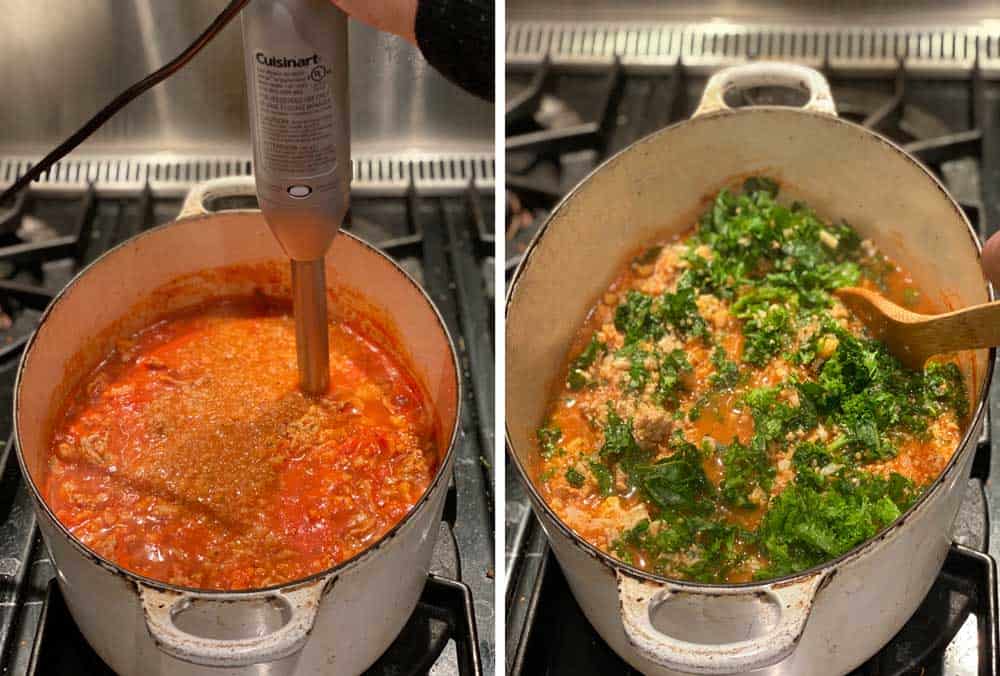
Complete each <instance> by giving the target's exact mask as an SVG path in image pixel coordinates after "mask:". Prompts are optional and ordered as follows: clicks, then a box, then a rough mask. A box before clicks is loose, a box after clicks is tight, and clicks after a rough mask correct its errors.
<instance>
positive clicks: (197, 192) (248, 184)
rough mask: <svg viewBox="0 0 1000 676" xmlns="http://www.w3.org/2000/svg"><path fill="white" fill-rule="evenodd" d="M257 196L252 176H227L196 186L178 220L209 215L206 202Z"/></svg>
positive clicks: (185, 199) (188, 196)
mask: <svg viewBox="0 0 1000 676" xmlns="http://www.w3.org/2000/svg"><path fill="white" fill-rule="evenodd" d="M256 194H257V188H256V186H255V185H254V182H253V177H252V176H226V177H224V178H214V179H212V180H210V181H203V182H201V183H197V184H195V185H194V186H193V187H192V188H191V190H190V192H188V194H187V197H185V198H184V204H183V205H182V206H181V213H180V214H179V215H178V216H177V218H191V217H193V216H204V215H205V214H207V213H209V211H208V209H206V208H205V202H206V201H207V200H209V199H217V198H219V197H252V196H254V195H256Z"/></svg>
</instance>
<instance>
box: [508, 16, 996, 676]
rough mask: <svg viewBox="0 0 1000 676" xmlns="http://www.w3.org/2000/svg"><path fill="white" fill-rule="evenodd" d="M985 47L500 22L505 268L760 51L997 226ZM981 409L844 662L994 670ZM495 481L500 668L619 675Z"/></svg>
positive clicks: (523, 511) (977, 36) (931, 37)
mask: <svg viewBox="0 0 1000 676" xmlns="http://www.w3.org/2000/svg"><path fill="white" fill-rule="evenodd" d="M593 4H594V3H590V5H593ZM598 4H599V3H598ZM626 4H633V5H634V4H637V3H626ZM590 5H588V8H590ZM605 9H606V8H605ZM609 13H610V12H609V11H605V12H604V15H607V14H609ZM512 16H514V17H516V16H517V14H516V13H512ZM997 45H998V42H997V36H996V35H991V34H989V33H987V32H985V31H980V30H979V29H973V28H967V29H954V30H952V29H940V28H931V27H926V28H922V29H919V30H918V29H908V30H907V29H898V30H897V29H893V28H888V27H886V28H879V27H858V26H850V27H845V26H839V27H838V26H836V25H829V26H824V27H822V28H816V27H814V26H813V25H810V27H804V26H796V25H772V26H760V25H752V24H746V25H745V24H733V23H727V22H725V21H722V20H717V21H715V22H713V23H711V24H697V23H693V22H692V23H684V24H681V23H670V22H666V21H664V22H655V21H649V20H645V21H639V20H636V21H635V22H630V23H628V24H624V23H615V22H608V21H603V20H593V21H587V22H584V21H580V22H576V23H574V22H566V21H516V20H515V21H508V25H507V73H506V87H507V92H506V97H507V99H506V100H507V109H506V136H507V142H506V155H507V174H508V176H507V196H506V197H507V223H506V229H507V232H506V253H507V258H506V265H507V270H508V273H510V272H512V271H513V269H514V268H515V267H516V265H517V263H518V261H519V260H520V257H521V255H522V254H523V252H524V250H525V248H526V247H527V245H528V243H529V242H530V241H531V238H532V237H533V236H534V234H535V232H537V229H538V227H539V226H540V225H541V223H543V222H544V219H545V218H546V216H547V215H548V213H549V212H550V210H551V209H552V208H553V207H554V206H555V204H556V203H557V202H558V201H559V200H560V199H561V198H562V196H563V195H565V194H566V192H567V191H568V190H569V189H570V188H572V187H573V186H574V185H575V184H576V183H577V182H578V181H579V180H580V179H582V178H583V177H585V176H586V175H587V174H588V173H589V172H590V171H591V170H593V169H594V168H595V167H596V166H597V165H598V164H599V163H600V162H602V161H603V160H604V159H606V158H607V157H609V156H610V155H612V154H613V153H615V152H617V151H618V150H621V149H622V148H624V147H625V146H627V145H629V144H630V143H632V142H634V141H635V140H637V139H639V138H641V137H643V136H645V135H647V134H649V133H651V132H653V131H655V130H657V129H659V128H661V127H664V126H666V125H669V124H672V123H674V122H677V121H680V120H684V119H686V118H688V117H689V116H690V115H691V114H692V113H693V112H694V109H695V107H696V105H697V103H698V100H699V97H700V95H701V92H702V90H703V88H704V85H705V82H706V78H707V76H708V75H709V74H710V73H712V72H714V71H715V70H716V69H718V68H719V67H721V66H725V65H733V64H736V63H743V62H745V61H747V60H752V59H763V58H768V59H781V60H785V61H794V62H798V63H802V64H804V65H809V66H812V67H815V68H818V69H820V70H821V71H822V72H823V73H824V75H825V76H826V77H827V79H828V80H829V81H830V84H831V86H832V88H833V95H834V100H835V102H836V104H837V107H838V110H839V112H840V114H841V116H843V117H845V118H847V119H850V120H852V121H854V122H857V123H860V124H863V125H865V126H866V127H869V128H871V129H874V130H876V131H878V132H880V133H882V134H884V135H886V136H888V137H890V138H892V139H893V140H895V141H896V142H898V143H900V144H901V145H902V146H903V147H904V148H906V149H907V150H908V151H909V152H911V153H912V154H913V155H915V156H916V157H917V158H918V159H920V160H921V161H922V162H923V163H924V164H926V165H927V166H929V167H930V168H931V169H932V170H934V172H935V173H936V174H937V175H938V176H939V177H941V179H942V180H943V181H944V183H945V185H946V186H947V187H948V189H949V191H950V192H951V194H952V195H953V197H954V198H955V199H956V200H957V201H958V202H959V203H960V204H961V206H962V207H963V209H964V210H965V211H966V213H967V215H968V216H969V219H970V221H971V222H972V223H973V224H974V225H975V226H976V228H977V232H978V233H979V236H980V238H981V239H983V240H984V241H985V238H986V237H988V236H989V235H991V234H993V232H995V231H996V224H998V223H1000V82H997V81H995V80H994V79H993V78H994V77H995V76H996V75H997V72H998V71H997V65H998V62H997ZM752 95H753V96H755V97H756V98H754V99H752V100H750V99H747V101H746V102H747V103H776V104H790V105H794V104H795V103H796V101H795V100H794V98H788V96H789V93H788V92H776V91H767V90H758V91H756V92H752ZM748 96H749V94H748ZM799 103H801V102H799ZM998 406H1000V391H997V386H996V384H994V386H993V389H992V390H991V397H990V406H989V410H988V417H987V420H986V423H985V425H984V430H983V433H982V435H981V437H980V439H979V444H978V447H977V453H976V457H975V463H974V469H973V473H972V478H971V479H970V481H969V484H968V486H967V491H966V499H965V502H964V503H963V506H962V509H961V512H960V515H959V518H958V521H957V523H956V525H955V530H954V541H955V544H954V545H953V547H952V550H951V552H950V554H949V556H948V559H947V562H946V563H945V566H944V568H943V570H942V572H941V573H940V575H939V577H938V579H937V581H936V583H935V585H934V587H933V588H932V590H931V592H930V593H929V594H928V596H927V598H926V599H925V601H924V603H923V605H922V606H921V607H920V609H919V610H918V611H917V613H916V614H915V615H914V616H913V618H912V619H911V620H910V622H909V623H908V624H907V625H906V626H905V627H904V628H903V630H901V631H900V633H899V634H898V635H897V636H896V637H895V638H894V639H893V640H892V641H891V642H890V643H889V644H888V645H887V646H886V647H885V648H884V649H883V650H882V651H881V652H880V653H879V654H878V655H876V656H874V657H872V658H871V659H870V660H869V661H868V662H867V663H866V664H865V665H863V666H862V667H861V668H860V669H859V670H858V671H857V673H858V674H942V675H943V676H952V675H954V676H958V675H960V674H961V675H970V676H971V675H974V674H982V675H984V676H986V675H990V676H995V675H996V674H997V673H998V666H997V664H998V659H1000V657H998V652H997V649H998V647H997V644H998V638H997V625H998V616H997V579H996V564H995V558H996V557H997V555H998V554H1000V519H998V518H996V517H997V512H996V510H997V509H998V508H1000V507H998V506H1000V484H998V480H1000V409H998ZM506 493H507V508H506V509H507V511H506V560H505V566H506V573H507V577H506V578H505V579H506V581H507V586H506V609H507V646H506V650H507V656H508V657H507V671H508V673H509V674H518V675H520V674H552V675H555V674H591V673H592V674H606V673H628V674H631V673H635V672H634V671H633V670H631V669H630V668H629V667H628V666H627V665H626V664H625V663H624V662H622V661H621V660H620V659H619V658H618V657H617V656H616V655H615V654H614V653H613V652H612V651H611V650H610V648H608V646H607V645H606V644H605V643H604V642H603V641H602V640H601V639H600V637H598V635H597V634H596V632H595V631H594V630H593V628H592V627H591V626H590V624H589V623H588V622H587V620H586V618H585V617H584V616H583V613H582V611H581V610H580V608H579V607H578V606H577V604H576V602H575V600H574V599H573V596H572V594H571V593H570V591H569V588H568V586H567V584H566V581H565V579H564V578H563V575H562V573H561V571H560V569H559V566H558V564H557V563H556V561H555V559H554V558H553V556H552V554H551V552H550V551H549V548H548V545H547V542H546V539H545V535H544V533H542V531H541V528H540V527H539V526H538V523H537V521H536V520H535V518H534V516H533V515H532V513H531V509H530V505H529V502H528V498H527V495H526V493H525V490H524V488H523V486H522V485H521V484H520V480H519V478H518V474H517V472H516V471H515V470H514V469H513V468H512V467H510V465H509V462H508V470H507V484H506Z"/></svg>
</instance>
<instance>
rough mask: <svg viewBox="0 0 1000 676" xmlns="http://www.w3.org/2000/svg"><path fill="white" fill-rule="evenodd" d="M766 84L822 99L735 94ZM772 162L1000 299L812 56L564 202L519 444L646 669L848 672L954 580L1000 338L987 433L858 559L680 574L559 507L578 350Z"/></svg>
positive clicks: (717, 79)
mask: <svg viewBox="0 0 1000 676" xmlns="http://www.w3.org/2000/svg"><path fill="white" fill-rule="evenodd" d="M761 85H782V86H788V87H795V88H799V89H803V90H805V91H806V92H807V93H808V95H809V100H808V103H807V104H806V105H805V107H804V108H801V109H798V108H785V107H776V106H762V107H750V108H741V109H733V110H730V109H728V108H727V107H726V104H725V101H724V96H725V93H726V92H727V91H728V90H729V89H731V88H746V87H754V86H761ZM755 173H761V174H765V175H768V176H773V177H774V178H776V179H778V181H779V182H780V183H782V192H783V194H784V195H785V196H791V197H793V198H799V199H802V200H805V201H807V202H808V204H809V205H810V206H811V207H813V208H814V209H815V210H816V212H817V213H819V214H820V215H823V216H826V217H828V218H844V219H846V220H847V221H848V222H849V223H851V225H853V226H854V227H855V228H857V229H858V230H859V231H860V232H861V233H862V235H864V236H866V237H870V238H872V239H873V240H874V241H875V242H876V243H877V245H878V246H879V247H880V248H881V249H882V250H883V251H884V252H886V253H887V254H888V255H890V256H891V257H893V258H894V259H895V260H897V261H898V262H899V263H900V264H901V265H903V266H904V267H905V268H906V269H907V270H909V271H910V272H911V273H912V274H913V277H914V279H915V280H916V282H917V284H918V285H919V286H920V288H922V289H924V290H926V291H927V292H929V293H931V294H934V295H935V298H936V299H937V300H940V301H941V302H942V303H943V304H946V305H951V306H954V307H957V306H961V305H972V304H974V303H983V302H986V301H988V300H990V298H991V296H992V293H991V291H990V289H989V287H988V285H987V283H986V281H985V280H984V278H983V274H982V270H981V268H980V265H979V245H978V243H977V241H976V238H975V234H974V232H973V230H972V228H971V226H970V225H969V223H968V220H967V219H966V217H965V215H964V214H963V212H962V210H961V209H960V208H959V207H958V205H956V204H955V202H954V201H953V200H952V199H951V198H950V197H949V196H948V194H947V193H946V192H945V190H944V188H943V187H942V186H941V184H940V183H939V182H938V181H937V180H936V179H935V178H934V177H933V176H932V175H931V174H930V173H929V172H928V171H927V170H926V169H924V168H923V167H922V166H920V165H919V164H918V163H917V162H916V161H915V160H914V159H913V158H911V157H910V156H908V155H907V154H906V153H905V152H903V151H902V150H901V149H900V148H898V147H897V146H895V145H893V144H892V143H891V142H890V141H888V140H886V139H884V138H883V137H881V136H878V135H877V134H874V133H872V132H870V131H868V130H866V129H863V128H862V127H860V126H857V125H855V124H852V123H850V122H847V121H844V120H840V119H838V118H837V117H836V111H835V108H834V103H833V100H832V98H831V96H830V91H829V87H828V86H827V84H826V82H825V81H824V80H823V78H822V76H820V75H819V73H817V72H815V71H813V70H810V69H808V68H803V67H800V66H791V65H786V64H777V63H757V64H752V65H748V66H739V67H736V68H732V69H728V70H725V71H721V72H720V73H718V74H716V75H715V76H713V77H712V78H711V80H710V81H709V83H708V85H707V86H706V90H705V94H704V97H703V99H702V102H701V105H700V107H699V108H698V112H697V113H696V114H695V116H694V117H692V119H691V120H688V121H686V122H682V123H679V124H676V125H674V126H672V127H668V128H666V129H663V130H661V131H659V132H657V133H655V134H653V135H651V136H649V137H647V138H645V139H643V140H640V141H638V142H637V143H635V144H634V145H632V146H630V147H629V148H627V149H626V150H624V151H623V152H621V153H619V154H618V155H616V156H614V157H612V158H611V159H609V160H608V161H607V162H605V163H604V164H603V165H602V166H600V167H598V168H597V169H596V170H595V171H594V172H593V173H592V174H591V175H590V176H589V177H588V178H587V179H585V180H584V181H583V182H582V183H581V184H580V185H579V186H577V187H576V188H575V189H574V190H573V192H572V193H570V194H569V195H568V196H567V197H566V198H565V199H564V200H563V201H562V203H560V205H559V206H558V207H557V208H556V209H555V210H554V211H553V212H552V214H551V216H550V217H549V219H548V221H547V223H546V224H545V225H544V227H543V228H542V229H541V231H540V232H539V233H538V235H537V237H536V238H535V240H534V242H532V245H531V247H530V248H529V250H528V252H527V253H526V254H525V257H524V260H523V261H522V263H521V265H520V267H519V268H518V270H517V272H516V274H515V277H514V280H513V282H512V283H511V286H510V291H509V293H508V297H507V323H506V336H507V350H506V354H507V362H506V364H507V366H506V378H507V381H506V382H507V395H506V406H507V442H508V452H509V453H510V454H511V456H512V457H513V459H514V465H515V466H516V467H517V468H518V471H519V472H520V474H521V477H522V479H524V481H525V484H526V485H527V486H528V488H529V491H528V492H529V494H530V496H531V500H532V504H533V506H534V510H535V514H536V515H537V516H538V518H539V520H540V522H541V524H542V527H543V528H544V529H545V532H546V533H547V534H548V537H549V541H550V543H551V546H552V549H553V552H554V553H555V555H556V558H557V559H558V561H559V564H560V566H561V567H562V570H563V572H564V573H565V576H566V579H567V581H568V582H569V585H570V588H571V589H572V591H573V594H574V596H575V597H576V600H577V601H578V602H579V604H580V607H581V608H582V609H583V612H584V613H585V614H586V616H587V618H588V619H589V620H590V622H591V624H593V626H594V628H595V629H596V630H597V631H598V633H600V635H601V636H602V637H603V638H604V640H605V641H606V642H607V643H608V644H609V645H610V646H611V647H612V648H613V649H614V650H615V652H617V653H618V654H619V655H621V657H622V658H624V659H625V660H626V661H627V662H629V663H630V664H631V665H633V666H634V667H635V668H636V669H638V670H640V671H642V672H644V673H646V674H675V673H700V674H725V673H736V672H744V671H754V672H755V673H760V674H783V675H784V674H789V675H790V674H842V673H845V672H848V671H850V670H851V669H853V668H854V667H856V666H858V665H860V664H861V663H862V662H864V661H865V660H866V659H867V658H868V657H870V656H871V655H873V654H874V653H875V652H877V651H878V650H879V648H881V647H882V646H883V645H885V643H886V642H888V641H889V639H890V638H891V637H892V636H893V635H894V634H895V633H896V632H897V631H898V630H899V629H900V628H901V627H902V626H903V624H904V623H905V622H906V620H907V619H908V618H909V617H910V616H911V615H912V614H913V612H914V611H915V610H916V608H917V606H918V605H919V604H920V602H921V600H922V599H923V598H924V596H925V595H926V593H927V591H928V590H929V589H930V586H931V584H932V583H933V581H934V579H935V578H936V577H937V574H938V571H939V570H940V568H941V565H942V563H943V562H944V558H945V555H946V554H947V552H948V548H949V546H950V544H951V538H950V532H951V526H952V523H953V522H954V520H955V516H956V514H957V513H958V509H959V505H960V504H961V501H962V497H963V494H964V489H965V485H966V480H967V478H968V476H969V472H970V469H971V465H972V457H973V454H974V450H975V443H974V440H975V439H976V434H977V431H978V429H979V427H980V425H981V422H982V415H983V411H984V402H985V398H986V393H987V385H988V383H989V380H990V377H991V375H992V364H993V351H992V350H991V351H989V352H987V351H985V350H984V351H979V352H976V353H975V354H974V355H972V357H971V359H970V361H971V362H972V365H971V366H972V368H971V371H972V373H971V374H970V375H971V392H970V395H971V401H972V402H973V403H974V405H975V409H974V412H973V416H972V422H971V424H970V429H969V430H967V431H966V433H965V435H964V437H963V439H962V443H961V445H960V446H959V448H958V449H957V450H956V452H955V454H954V456H953V458H952V460H951V462H950V463H949V465H948V466H947V468H946V469H945V470H944V472H943V473H942V474H941V476H940V477H939V478H938V479H937V480H936V482H935V483H934V484H933V485H932V486H931V487H930V488H929V489H928V491H927V492H925V494H924V495H923V496H922V498H921V499H920V500H919V501H918V502H917V504H916V505H914V506H913V507H912V508H911V509H910V510H909V511H908V512H907V513H905V514H904V515H902V516H901V517H900V518H899V519H898V520H897V521H896V523H894V524H892V525H891V526H890V527H889V528H887V529H886V530H885V531H883V532H882V533H880V534H879V535H878V536H876V537H875V538H873V539H872V540H869V541H868V542H866V543H864V544H862V545H861V546H859V547H858V548H856V549H854V550H852V551H851V552H849V553H847V554H845V555H844V556H841V557H840V558H838V559H835V560H833V561H830V562H828V563H826V564H824V565H821V566H819V567H816V568H813V569H810V570H808V571H805V572H803V573H800V574H797V575H793V576H789V577H785V578H780V579H777V580H773V581H769V582H766V583H750V584H739V585H704V584H695V583H690V582H678V581H671V580H667V579H665V578H662V577H658V576H655V575H652V574H649V573H645V572H643V571H640V570H638V569H635V568H632V567H630V566H628V565H626V564H624V563H622V562H620V561H617V560H616V559H614V558H612V557H610V556H608V555H607V554H605V553H603V552H600V551H598V550H597V549H596V548H594V547H593V546H591V545H590V544H588V543H587V542H586V541H585V540H584V539H583V538H581V537H580V536H579V535H577V534H576V533H574V532H573V531H572V530H571V529H569V528H568V527H567V526H566V525H565V524H563V523H562V522H561V521H560V520H559V519H558V517H557V516H556V515H555V513H554V512H553V511H552V510H551V509H550V508H549V507H548V506H547V505H546V504H545V502H544V500H542V498H541V497H540V495H539V493H538V491H537V489H536V488H535V486H534V484H533V480H534V479H535V472H534V471H530V470H529V468H530V467H532V466H534V463H533V462H532V458H533V456H534V454H536V452H537V451H536V445H535V442H534V431H535V429H537V427H538V426H539V425H540V424H541V423H542V419H543V416H544V415H545V411H546V408H547V406H548V401H549V397H550V396H551V393H552V391H553V390H552V386H553V383H556V382H558V380H559V379H560V378H562V377H564V368H565V362H566V356H567V354H566V348H567V346H568V345H569V344H570V342H571V340H572V338H573V336H574V334H575V332H576V331H577V330H578V327H579V326H580V325H581V324H582V323H583V320H584V317H585V315H586V313H587V311H588V310H589V308H590V307H591V305H592V303H593V302H594V299H596V298H598V297H600V295H601V294H602V293H603V292H604V290H605V289H606V288H607V286H608V284H610V282H611V280H612V279H613V278H614V275H615V273H616V271H618V270H619V269H620V266H621V265H622V264H623V263H624V261H625V260H626V259H627V256H628V255H630V254H632V253H634V252H635V251H636V250H637V249H638V247H640V246H641V245H643V244H644V243H648V242H650V241H652V240H655V239H657V238H660V237H663V236H664V235H665V234H670V233H671V232H673V233H681V232H684V231H686V230H688V229H689V228H690V226H691V224H692V223H693V222H694V221H695V218H696V217H697V215H698V214H699V213H700V212H701V211H702V210H703V209H704V207H705V206H706V204H707V202H706V199H710V198H711V197H712V196H713V195H714V194H715V193H716V192H717V191H718V190H719V189H720V188H722V187H724V186H726V185H730V184H732V183H733V182H734V180H738V179H740V177H744V176H746V175H748V174H755Z"/></svg>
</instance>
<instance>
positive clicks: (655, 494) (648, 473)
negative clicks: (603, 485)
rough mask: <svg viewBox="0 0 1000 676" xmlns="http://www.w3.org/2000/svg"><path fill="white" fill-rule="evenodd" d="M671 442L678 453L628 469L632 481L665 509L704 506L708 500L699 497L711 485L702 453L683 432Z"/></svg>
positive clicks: (677, 433)
mask: <svg viewBox="0 0 1000 676" xmlns="http://www.w3.org/2000/svg"><path fill="white" fill-rule="evenodd" d="M670 445H671V448H673V451H674V452H673V454H672V455H670V456H669V457H666V458H662V459H660V460H657V461H656V462H654V463H638V464H635V465H632V466H631V467H629V468H627V469H625V471H626V472H627V473H628V475H629V482H630V483H631V484H632V485H634V486H636V487H638V488H639V490H640V491H641V492H642V494H643V497H644V498H646V499H647V500H648V501H650V502H651V503H652V504H654V505H656V506H657V507H658V508H659V509H661V510H676V509H686V510H697V509H700V508H704V507H705V506H706V504H707V503H700V502H699V500H698V498H699V497H701V496H702V494H704V493H705V492H706V491H708V490H709V489H710V488H711V484H710V483H709V482H708V478H707V477H706V476H705V470H704V468H703V467H702V464H701V453H700V452H699V451H698V448H697V447H696V446H695V445H694V444H692V443H689V442H687V441H685V439H684V436H683V435H682V434H681V433H680V432H679V431H677V432H675V433H674V435H673V437H672V438H671V440H670Z"/></svg>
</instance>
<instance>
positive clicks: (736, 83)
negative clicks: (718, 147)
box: [692, 61, 837, 117]
mask: <svg viewBox="0 0 1000 676" xmlns="http://www.w3.org/2000/svg"><path fill="white" fill-rule="evenodd" d="M771 86H776V87H793V88H796V89H802V90H804V91H805V92H807V93H808V94H809V100H808V101H806V103H805V105H804V106H802V108H803V109H804V110H812V111H815V112H817V113H825V114H826V115H833V116H836V115H837V108H836V106H834V104H833V96H832V95H831V94H830V85H829V84H828V83H827V81H826V78H824V77H823V76H822V75H821V74H820V73H819V71H816V70H813V69H812V68H807V67H805V66H800V65H798V64H794V63H779V62H774V61H758V62H756V63H747V64H744V65H742V66H733V67H731V68H725V69H723V70H720V71H719V72H718V73H716V74H715V75H713V76H712V77H710V78H709V80H708V84H706V85H705V92H704V93H703V94H702V95H701V102H700V103H699V104H698V110H696V111H695V112H694V115H693V116H692V117H698V116H699V115H705V114H706V113H714V112H716V111H719V110H729V105H728V104H727V103H726V93H727V92H729V91H730V90H731V89H749V88H751V87H771Z"/></svg>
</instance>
